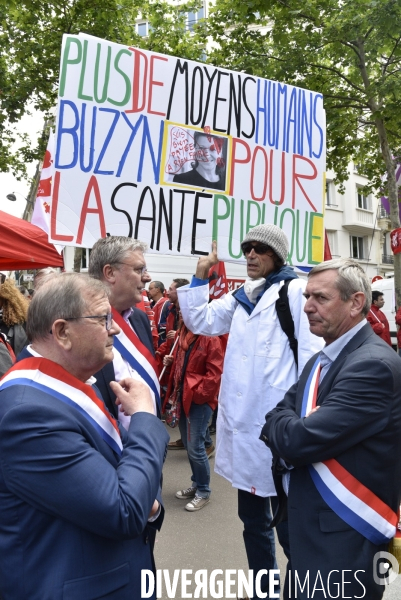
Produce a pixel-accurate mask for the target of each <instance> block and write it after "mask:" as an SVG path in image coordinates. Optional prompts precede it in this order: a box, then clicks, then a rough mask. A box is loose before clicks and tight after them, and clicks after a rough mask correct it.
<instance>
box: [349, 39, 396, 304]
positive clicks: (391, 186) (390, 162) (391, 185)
mask: <svg viewBox="0 0 401 600" xmlns="http://www.w3.org/2000/svg"><path fill="white" fill-rule="evenodd" d="M356 46H357V47H358V51H359V58H360V64H359V68H360V71H361V76H362V80H363V84H364V87H365V91H366V95H367V100H368V105H369V108H370V110H371V111H372V116H373V118H374V120H375V125H376V129H377V133H378V136H379V141H380V149H381V153H382V156H383V160H384V164H385V165H386V171H387V195H388V201H389V204H390V221H391V227H392V229H397V228H398V227H400V213H399V204H398V194H397V182H396V179H395V169H396V162H395V160H394V158H393V155H392V152H391V149H390V146H389V143H388V138H387V131H386V126H385V124H384V121H383V119H381V118H380V117H376V115H377V113H378V111H379V109H380V104H381V103H380V100H378V99H377V98H375V97H374V95H373V93H372V88H371V85H370V81H369V75H368V70H367V66H366V57H365V47H364V42H363V40H362V39H358V41H357V43H356ZM394 290H395V300H396V304H397V308H399V307H400V306H401V254H395V255H394Z"/></svg>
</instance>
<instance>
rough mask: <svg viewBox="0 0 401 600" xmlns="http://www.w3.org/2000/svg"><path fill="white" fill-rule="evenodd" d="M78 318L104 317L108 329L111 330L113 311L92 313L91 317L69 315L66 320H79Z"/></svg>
mask: <svg viewBox="0 0 401 600" xmlns="http://www.w3.org/2000/svg"><path fill="white" fill-rule="evenodd" d="M78 319H104V324H105V326H106V331H110V329H111V324H112V322H113V313H108V314H107V315H91V316H90V317H68V318H67V319H64V321H77V320H78Z"/></svg>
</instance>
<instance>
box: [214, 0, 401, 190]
mask: <svg viewBox="0 0 401 600" xmlns="http://www.w3.org/2000/svg"><path fill="white" fill-rule="evenodd" d="M400 23H401V3H400V2H399V0H344V1H341V2H340V1H338V0H303V2H299V1H298V0H217V1H216V5H215V7H214V9H212V11H211V16H210V18H209V20H208V34H209V35H210V36H211V37H212V38H213V39H214V40H215V41H218V46H215V47H214V48H213V51H212V52H211V54H210V60H211V61H212V62H213V63H214V64H216V65H219V66H225V67H227V68H230V69H235V70H241V71H245V72H248V73H251V74H255V75H258V76H262V77H267V78H269V79H275V80H278V81H284V82H286V83H289V84H294V85H299V86H301V87H306V88H308V89H312V90H314V91H318V92H321V93H322V94H323V96H324V105H325V109H326V113H327V147H328V156H327V163H328V168H331V169H333V170H334V171H335V172H336V174H337V183H340V182H343V181H344V180H345V179H346V178H347V176H348V175H347V167H348V164H349V162H350V160H353V161H354V162H356V163H358V164H362V165H363V170H364V174H365V175H367V177H368V178H369V181H370V187H371V188H374V187H376V188H379V187H380V186H381V184H382V180H381V177H382V176H383V175H385V174H386V173H388V171H389V169H390V168H392V166H391V161H392V157H401V70H400V69H401V43H400V42H401V28H400ZM227 25H228V26H227ZM386 153H387V154H386Z"/></svg>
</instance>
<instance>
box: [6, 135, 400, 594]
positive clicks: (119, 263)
mask: <svg viewBox="0 0 401 600" xmlns="http://www.w3.org/2000/svg"><path fill="white" fill-rule="evenodd" d="M201 141H202V140H201ZM241 248H242V252H243V255H244V257H245V260H246V265H247V279H246V281H245V283H244V285H243V286H241V287H240V288H239V289H237V290H235V291H234V292H230V293H228V294H226V295H225V296H224V297H222V298H220V299H218V300H213V301H210V298H209V280H208V273H209V271H210V269H211V267H213V266H214V265H215V264H216V263H217V262H218V248H217V245H216V243H215V242H213V246H212V250H211V252H210V254H209V255H207V256H202V257H201V258H200V259H199V261H198V264H197V268H196V273H195V274H194V276H193V277H192V279H191V281H189V280H187V279H182V278H181V279H180V278H176V279H174V280H173V281H172V282H171V284H170V287H169V288H168V290H166V289H165V286H164V284H163V283H162V282H160V281H152V278H151V275H150V274H149V273H148V272H147V266H146V257H145V252H146V244H144V243H142V242H140V241H138V240H134V239H132V238H126V237H122V236H108V237H106V238H103V239H100V240H98V241H97V242H96V243H95V245H94V247H93V249H92V252H91V254H90V262H89V270H88V274H78V273H57V272H56V271H55V270H54V269H45V270H42V271H40V272H38V274H37V277H36V279H35V282H34V293H33V294H28V295H29V297H27V296H26V294H25V291H24V290H19V289H18V288H17V286H16V285H15V283H14V281H13V280H11V279H6V280H5V281H3V282H2V283H1V285H0V311H1V320H0V375H2V376H3V377H2V379H1V381H0V464H1V469H0V502H1V507H2V508H1V511H0V548H1V554H2V559H1V560H0V596H1V598H2V599H3V600H11V599H15V598H18V599H19V600H20V599H21V600H22V599H27V600H28V599H29V600H36V599H37V600H58V599H59V600H62V599H63V600H66V599H71V600H72V599H74V600H81V599H82V600H84V599H85V600H86V599H87V598H93V599H95V598H103V597H107V598H110V599H114V600H132V599H137V598H138V599H139V598H141V571H142V570H144V569H146V570H154V569H155V565H154V559H153V549H154V544H155V538H156V533H157V531H159V530H160V528H161V526H162V523H163V519H164V506H163V498H162V487H163V478H162V470H163V463H164V461H165V458H166V454H167V451H168V450H169V449H170V450H173V449H174V450H176V449H183V450H184V451H186V453H187V456H188V462H189V466H188V482H187V483H184V482H182V483H183V485H182V486H181V487H180V489H178V490H177V492H176V497H177V499H181V500H184V501H185V504H183V508H185V510H187V511H188V512H193V513H194V512H197V511H199V510H202V509H203V508H205V507H206V506H208V505H209V508H208V509H207V510H212V506H213V503H212V502H210V500H211V493H212V490H211V487H210V464H209V458H210V457H211V456H212V455H213V454H214V452H215V451H216V459H215V471H216V472H217V473H218V474H219V475H221V476H222V477H224V478H225V479H227V480H228V481H229V482H230V483H231V485H232V486H233V488H235V489H237V490H238V516H239V518H240V520H241V522H242V524H243V539H244V545H245V550H246V554H247V558H248V566H249V569H252V570H253V574H254V578H255V583H256V579H257V577H258V575H257V574H258V572H259V571H262V570H265V572H266V571H267V574H265V575H263V576H262V577H261V578H260V589H261V591H262V593H266V594H267V597H269V583H270V581H269V576H268V572H269V571H270V570H272V569H275V568H277V562H276V549H275V537H274V528H276V531H277V537H278V540H279V543H280V545H281V546H282V548H283V551H284V553H285V555H286V557H287V559H288V564H287V573H286V578H285V581H284V582H282V588H283V595H284V598H285V599H287V598H295V597H298V598H308V597H309V596H308V595H307V592H306V591H305V589H300V588H299V587H298V588H297V582H298V583H299V581H301V582H302V581H304V580H305V578H306V577H308V578H310V579H311V580H313V581H315V580H316V578H317V577H320V578H321V580H322V581H327V578H329V579H330V577H331V576H332V575H331V574H332V573H333V572H337V573H343V572H344V571H351V572H353V573H354V577H350V578H349V580H347V581H346V583H347V594H348V595H347V596H344V597H355V598H356V597H366V598H369V600H376V599H380V598H381V597H382V595H383V590H384V587H383V586H382V585H381V584H380V582H378V580H377V577H375V573H374V557H375V555H376V554H377V553H378V552H383V551H386V550H387V548H388V544H389V542H390V541H391V539H392V538H393V537H394V536H395V534H396V530H397V524H398V511H399V504H400V500H401V358H400V357H399V356H398V354H397V352H395V351H394V350H393V348H392V347H391V340H390V337H389V330H388V323H387V324H386V317H385V315H384V313H383V312H382V311H381V310H380V308H382V306H383V297H382V295H381V294H379V293H375V292H374V293H373V295H372V292H371V287H370V282H369V281H368V279H367V277H366V274H365V273H364V270H363V269H362V267H361V266H360V264H359V263H358V262H356V261H354V260H351V259H338V260H331V261H327V262H325V263H322V264H320V265H317V266H315V267H314V268H313V269H312V270H311V271H310V273H309V275H308V279H307V281H306V280H304V279H302V278H300V277H298V276H297V274H296V273H295V271H294V269H293V268H292V267H290V266H289V265H287V264H286V259H287V255H288V249H289V248H288V240H287V238H286V236H285V234H284V233H283V231H282V230H281V229H280V228H279V227H277V226H275V225H269V224H265V225H259V226H257V227H254V228H253V229H251V230H250V231H249V232H248V233H247V234H246V236H245V237H244V239H243V240H242V243H241ZM147 284H148V296H149V302H150V306H149V310H147V309H146V308H145V310H143V309H142V310H141V308H140V307H141V306H142V308H143V290H144V288H145V286H146V285H147ZM400 310H401V309H400ZM399 313H400V311H399ZM400 314H401V313H400ZM400 321H401V317H400ZM152 329H153V331H152ZM227 338H228V339H227ZM217 407H218V411H217ZM216 416H217V426H216V427H217V435H216V448H215V447H214V444H213V442H212V439H211V437H210V430H209V427H210V424H211V422H212V420H213V417H216ZM163 420H165V421H166V424H169V425H170V426H178V428H179V431H180V435H181V438H180V439H179V440H177V441H175V442H169V436H168V434H167V427H166V424H164V423H163ZM186 486H188V487H186ZM192 518H194V519H196V517H191V519H192ZM22 573H23V574H24V576H23V577H21V574H22ZM295 574H296V576H294V575H295ZM356 574H357V575H356ZM301 587H302V586H301ZM255 589H256V587H255ZM270 591H271V590H270ZM153 597H155V596H153ZM255 597H256V596H255ZM313 597H314V598H325V597H327V595H326V592H325V590H324V586H323V587H322V588H321V591H319V590H317V591H315V592H314V595H313Z"/></svg>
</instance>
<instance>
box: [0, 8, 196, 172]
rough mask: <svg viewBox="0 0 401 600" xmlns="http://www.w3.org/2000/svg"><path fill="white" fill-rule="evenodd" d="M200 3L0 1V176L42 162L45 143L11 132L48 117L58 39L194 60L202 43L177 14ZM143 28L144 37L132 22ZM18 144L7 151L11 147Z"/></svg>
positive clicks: (183, 16) (55, 80) (57, 61)
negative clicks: (88, 39) (37, 114)
mask: <svg viewBox="0 0 401 600" xmlns="http://www.w3.org/2000/svg"><path fill="white" fill-rule="evenodd" d="M199 6H200V2H199V1H198V2H197V1H196V0H195V1H192V2H188V3H186V4H180V5H179V6H175V5H173V4H170V3H168V2H165V1H162V0H160V1H159V0H156V1H155V2H151V1H146V0H53V1H47V0H22V1H20V2H16V1H15V0H0V140H1V142H0V171H8V170H9V169H11V170H12V171H13V172H14V174H15V175H16V176H17V177H21V176H24V175H25V164H26V163H28V162H31V161H32V160H34V159H40V158H41V157H42V156H43V153H44V148H45V143H46V140H45V137H46V136H42V137H41V138H40V139H39V140H38V143H37V144H36V145H35V146H34V147H31V145H30V143H29V141H28V139H27V138H26V136H21V135H20V134H18V132H17V127H16V126H17V124H18V123H19V121H20V119H21V118H22V117H23V116H24V115H26V114H29V110H30V109H31V110H32V109H36V110H39V111H42V112H43V113H44V114H45V115H49V113H50V111H52V110H53V109H54V106H55V104H56V99H57V86H58V77H59V64H60V51H61V41H62V36H63V34H65V33H70V34H78V33H79V32H82V33H87V34H90V35H94V36H97V37H100V38H103V39H107V40H110V41H113V42H118V43H121V44H127V45H132V46H136V47H139V48H144V49H148V50H153V51H157V52H163V53H165V54H175V55H178V56H182V57H185V58H189V59H194V60H202V57H203V55H204V51H205V41H204V38H202V37H201V36H197V35H196V34H195V35H194V34H192V33H190V32H189V31H187V30H186V21H187V17H186V14H185V11H190V10H197V9H198V8H199ZM139 17H140V18H143V19H144V20H146V21H149V22H150V24H151V31H150V34H149V36H148V37H146V38H143V37H141V36H139V35H138V34H137V33H136V26H135V24H136V20H137V19H138V18H139ZM16 140H18V141H19V143H20V144H22V145H21V146H20V147H19V149H18V150H15V149H14V150H13V148H12V146H13V144H14V142H15V141H16Z"/></svg>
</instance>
